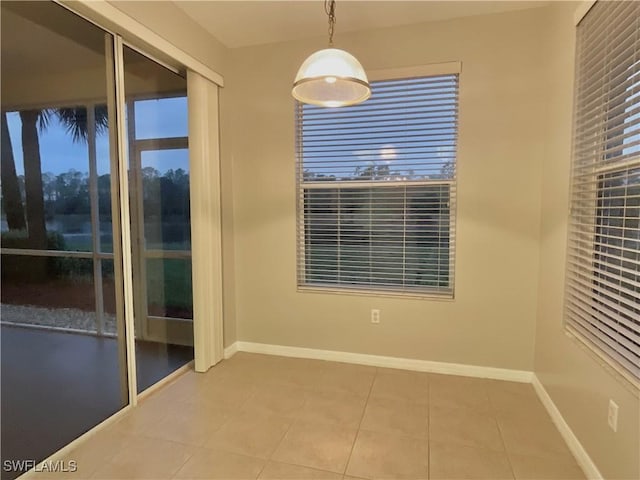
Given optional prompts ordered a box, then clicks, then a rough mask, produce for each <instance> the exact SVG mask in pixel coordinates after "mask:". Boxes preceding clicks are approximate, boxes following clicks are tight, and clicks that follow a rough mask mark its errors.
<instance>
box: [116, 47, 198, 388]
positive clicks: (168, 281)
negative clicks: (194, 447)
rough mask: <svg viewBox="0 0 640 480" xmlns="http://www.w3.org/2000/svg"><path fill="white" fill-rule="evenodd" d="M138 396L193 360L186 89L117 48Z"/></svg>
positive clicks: (148, 63) (130, 52) (146, 60)
mask: <svg viewBox="0 0 640 480" xmlns="http://www.w3.org/2000/svg"><path fill="white" fill-rule="evenodd" d="M124 85H125V97H126V104H127V136H128V138H127V142H128V150H129V188H130V195H129V198H130V205H131V234H132V250H133V255H132V257H133V261H134V268H133V273H134V274H133V288H134V307H135V336H136V353H137V359H138V361H137V378H138V382H137V384H138V391H142V390H144V389H145V388H147V387H148V386H149V385H151V384H153V383H155V382H156V381H157V380H158V379H160V378H162V377H164V376H165V375H166V374H167V372H168V371H172V370H174V369H176V368H179V367H180V366H182V365H184V364H185V363H187V362H189V361H191V360H193V296H192V291H191V290H192V289H191V222H190V206H189V150H188V149H189V138H188V110H187V82H186V79H185V78H184V77H182V76H180V75H178V74H176V73H175V72H173V71H171V70H169V69H167V68H165V67H163V66H161V65H160V64H158V63H156V62H154V61H152V60H150V59H149V58H147V57H145V56H144V55H141V54H140V53H138V52H136V51H134V50H133V49H131V48H129V47H125V48H124Z"/></svg>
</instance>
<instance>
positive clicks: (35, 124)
mask: <svg viewBox="0 0 640 480" xmlns="http://www.w3.org/2000/svg"><path fill="white" fill-rule="evenodd" d="M52 117H56V118H57V119H58V120H59V121H60V123H61V124H62V125H63V126H65V128H66V130H67V132H68V133H69V134H70V135H71V137H72V139H73V141H74V142H81V141H86V140H87V138H88V124H87V109H86V107H69V108H58V109H55V110H54V109H40V110H23V111H21V112H20V119H21V121H22V152H23V158H24V176H25V193H26V203H27V208H26V211H27V212H26V213H27V215H26V220H27V222H26V223H27V226H28V235H29V247H30V248H35V249H46V248H47V230H46V224H45V208H44V191H43V184H42V162H41V158H40V140H39V136H38V132H39V131H40V132H42V131H44V130H45V129H46V128H47V126H48V125H49V123H50V121H51V118H52ZM94 118H95V128H96V133H102V132H104V131H106V129H107V128H108V125H109V117H108V111H107V107H106V105H99V106H96V107H95V115H94ZM4 120H5V119H4V118H3V127H2V135H3V137H2V146H3V150H2V170H3V183H7V180H6V177H5V172H8V177H9V178H8V180H9V181H8V184H9V185H8V186H9V190H8V191H7V189H6V187H5V186H4V185H3V200H4V202H5V206H6V205H8V204H9V202H14V203H11V205H10V206H9V208H8V209H7V208H6V207H5V212H6V213H7V223H8V224H9V225H12V224H13V225H14V226H15V227H16V229H20V228H19V227H20V222H19V218H18V217H19V216H20V212H21V210H22V201H21V199H20V196H19V194H20V191H19V188H18V190H17V191H18V196H17V197H16V196H15V192H14V191H13V190H12V188H13V189H15V188H16V187H17V176H16V180H15V184H14V185H12V178H11V172H12V171H13V172H14V174H15V162H14V160H13V151H12V149H11V143H10V141H9V142H5V126H6V125H5V122H4ZM6 136H7V138H8V136H9V131H8V128H7V129H6ZM5 150H6V151H5ZM12 195H13V196H12ZM16 201H17V202H18V203H17V204H16V203H15V202H16ZM18 205H19V206H18ZM8 210H11V216H12V219H11V223H10V222H9V211H8ZM22 219H23V220H22V222H23V223H22V229H24V213H22ZM9 228H10V229H13V228H11V226H10V227H9Z"/></svg>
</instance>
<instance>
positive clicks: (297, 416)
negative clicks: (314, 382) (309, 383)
mask: <svg viewBox="0 0 640 480" xmlns="http://www.w3.org/2000/svg"><path fill="white" fill-rule="evenodd" d="M296 388H301V389H302V390H304V391H305V394H304V402H303V404H302V407H301V408H300V410H299V411H298V413H297V414H296V415H295V416H294V418H292V419H291V422H289V426H288V427H287V430H286V431H285V432H284V434H283V435H282V437H281V438H280V440H279V441H278V444H277V445H276V446H275V448H274V449H273V451H272V452H271V454H270V455H269V456H268V457H267V459H266V461H265V462H264V465H263V466H262V468H261V469H260V472H259V473H258V475H257V476H256V479H258V478H260V475H262V472H264V469H265V468H267V465H268V464H269V462H271V459H272V458H273V456H274V455H275V453H276V451H277V450H278V448H279V447H280V445H281V444H282V442H283V441H284V439H285V437H286V436H287V434H288V433H289V430H291V428H292V427H293V425H294V423H296V421H298V419H299V416H300V414H301V412H302V410H303V409H304V407H305V406H306V404H307V397H308V392H307V390H309V388H307V387H304V388H303V387H300V386H297V387H296ZM280 463H286V462H280ZM287 465H294V466H299V465H295V464H288V463H287Z"/></svg>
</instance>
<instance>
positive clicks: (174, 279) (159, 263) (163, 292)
mask: <svg viewBox="0 0 640 480" xmlns="http://www.w3.org/2000/svg"><path fill="white" fill-rule="evenodd" d="M147 301H148V305H149V307H148V311H149V315H152V316H155V317H171V318H193V296H192V291H191V259H186V260H183V259H177V258H152V259H148V260H147Z"/></svg>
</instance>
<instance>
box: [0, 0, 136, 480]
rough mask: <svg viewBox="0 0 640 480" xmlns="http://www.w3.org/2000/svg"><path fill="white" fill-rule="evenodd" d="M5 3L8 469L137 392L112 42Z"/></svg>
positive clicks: (66, 20) (68, 17)
mask: <svg viewBox="0 0 640 480" xmlns="http://www.w3.org/2000/svg"><path fill="white" fill-rule="evenodd" d="M0 8H1V15H0V18H1V22H2V26H1V29H0V30H1V35H2V39H1V42H0V43H1V48H2V92H1V93H2V94H1V102H2V105H1V106H2V112H1V115H2V157H1V159H2V163H1V171H0V175H1V177H2V191H1V194H2V211H1V222H0V227H1V235H2V239H1V241H2V245H1V246H2V250H1V253H2V255H1V278H2V286H1V287H2V298H1V302H2V306H1V308H2V317H1V319H0V329H1V337H2V348H1V357H2V358H1V362H0V363H1V364H2V372H1V373H2V375H1V378H2V380H1V381H2V386H1V387H2V388H1V395H2V402H1V403H2V424H1V428H2V464H3V465H5V461H6V460H9V461H11V460H13V461H19V460H36V461H40V460H43V459H44V458H46V457H47V456H49V455H50V454H52V453H53V452H55V451H56V450H58V449H60V448H61V447H63V446H64V445H66V444H67V443H69V442H71V441H72V440H74V439H75V438H77V437H78V436H80V435H81V434H83V433H84V432H86V431H87V430H89V429H91V428H93V427H94V426H95V425H97V424H98V423H100V422H102V421H103V420H105V419H106V418H107V417H109V416H111V415H112V414H113V413H115V412H117V411H118V410H120V409H121V408H122V407H124V406H125V405H127V403H128V389H127V368H126V353H125V352H126V349H125V341H124V333H125V331H124V323H123V316H122V313H121V312H122V306H121V305H116V301H115V291H116V289H117V288H118V287H117V284H118V281H117V280H116V277H117V275H116V274H115V272H114V265H117V264H120V262H118V261H117V259H116V258H115V257H114V253H113V237H114V234H113V232H112V229H113V224H114V221H112V211H111V210H112V208H111V205H112V191H113V188H112V184H113V183H114V181H113V178H114V173H115V170H114V168H116V167H114V166H115V165H116V162H115V157H114V152H115V151H116V148H115V145H112V144H110V140H109V130H110V129H111V128H114V126H115V112H114V110H113V108H112V107H107V105H111V106H113V105H115V92H114V91H113V87H112V86H113V85H114V83H115V75H114V64H113V48H114V47H113V45H114V39H113V37H112V36H111V35H109V34H107V33H105V32H104V31H103V30H101V29H100V28H98V27H96V26H95V25H93V24H92V23H89V22H87V21H85V20H84V19H82V18H80V17H78V16H76V15H74V14H73V13H71V12H69V11H68V10H66V9H65V8H63V7H62V6H60V5H58V4H56V3H54V2H10V1H3V2H1V4H0ZM116 204H117V203H116ZM9 465H17V463H13V464H11V463H9ZM23 465H24V464H23ZM19 473H20V469H18V468H10V469H9V470H6V469H3V474H2V478H14V477H15V476H17V475H18V474H19Z"/></svg>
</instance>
